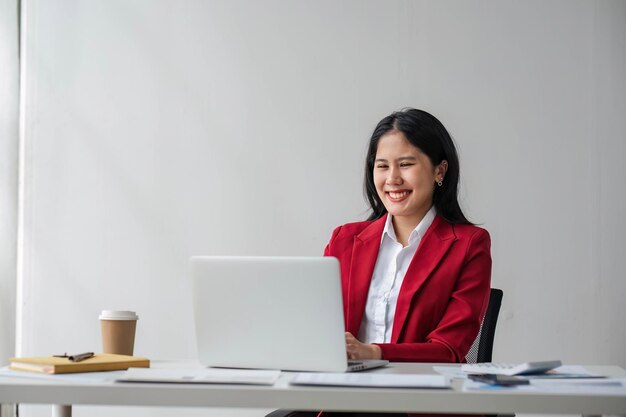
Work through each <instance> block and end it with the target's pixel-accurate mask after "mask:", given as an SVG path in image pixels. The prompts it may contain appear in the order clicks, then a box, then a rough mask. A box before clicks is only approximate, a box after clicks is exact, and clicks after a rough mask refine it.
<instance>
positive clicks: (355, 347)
mask: <svg viewBox="0 0 626 417" xmlns="http://www.w3.org/2000/svg"><path fill="white" fill-rule="evenodd" d="M346 353H347V354H348V359H382V358H383V352H382V351H381V350H380V347H378V346H377V345H368V344H366V343H361V342H359V340H358V339H357V338H356V337H354V336H352V333H350V332H346Z"/></svg>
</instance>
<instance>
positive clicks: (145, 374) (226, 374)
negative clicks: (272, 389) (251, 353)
mask: <svg viewBox="0 0 626 417" xmlns="http://www.w3.org/2000/svg"><path fill="white" fill-rule="evenodd" d="M279 377H280V371H272V370H251V369H224V368H202V369H198V368H193V369H154V368H130V369H128V371H126V373H125V374H124V375H123V376H121V377H120V378H118V379H117V381H121V382H174V383H192V384H252V385H273V384H274V383H275V382H276V381H277V380H278V378H279Z"/></svg>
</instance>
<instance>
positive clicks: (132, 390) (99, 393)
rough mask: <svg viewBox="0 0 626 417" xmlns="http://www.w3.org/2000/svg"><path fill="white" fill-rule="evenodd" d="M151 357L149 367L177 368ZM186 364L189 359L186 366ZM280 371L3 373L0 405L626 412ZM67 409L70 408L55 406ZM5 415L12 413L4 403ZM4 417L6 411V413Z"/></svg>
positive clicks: (610, 371)
mask: <svg viewBox="0 0 626 417" xmlns="http://www.w3.org/2000/svg"><path fill="white" fill-rule="evenodd" d="M432 365H433V364H417V363H404V364H399V363H398V364H391V365H390V366H389V367H387V368H385V369H380V370H377V371H375V372H384V373H433V370H432ZM176 366H177V365H176V363H173V362H158V361H156V362H153V367H170V368H171V367H176ZM188 366H189V364H188V363H187V367H188ZM587 368H588V369H590V370H591V371H592V372H596V373H599V374H604V375H608V376H614V377H624V376H626V371H624V370H623V369H622V368H619V367H616V366H592V367H587ZM292 376H293V374H289V373H284V374H283V375H282V376H281V377H280V379H279V380H278V382H277V383H276V384H275V385H274V386H271V387H264V386H245V385H186V384H145V383H115V382H112V381H106V382H89V383H77V382H68V381H61V382H59V381H53V380H42V379H31V378H24V377H6V376H0V404H17V403H38V404H59V405H79V404H80V405H87V404H88V405H135V406H178V407H186V406H190V407H237V408H242V407H249V408H288V409H298V410H319V409H324V410H334V411H381V412H383V411H387V412H420V413H478V414H480V413H491V414H494V413H509V414H510V413H531V414H583V415H600V414H613V415H615V414H617V415H626V395H608V394H603V395H598V394H557V393H537V392H506V391H496V392H493V391H489V392H482V391H480V392H476V391H473V392H464V391H462V390H461V383H462V381H455V383H454V387H453V389H450V390H426V389H387V388H381V389H370V388H335V387H328V388H326V387H295V386H290V385H289V380H290V378H291V377H292ZM54 410H56V413H57V414H58V415H65V416H67V415H71V407H69V406H64V407H56V408H54ZM5 414H10V410H9V407H5ZM2 417H5V416H4V415H3V416H2Z"/></svg>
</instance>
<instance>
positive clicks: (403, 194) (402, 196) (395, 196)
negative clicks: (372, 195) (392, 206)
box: [386, 190, 411, 203]
mask: <svg viewBox="0 0 626 417" xmlns="http://www.w3.org/2000/svg"><path fill="white" fill-rule="evenodd" d="M386 194H387V198H388V199H389V201H391V202H392V203H399V202H401V201H404V200H406V199H407V198H408V197H409V194H411V191H410V190H403V191H387V192H386Z"/></svg>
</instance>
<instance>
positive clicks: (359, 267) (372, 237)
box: [346, 215, 387, 337]
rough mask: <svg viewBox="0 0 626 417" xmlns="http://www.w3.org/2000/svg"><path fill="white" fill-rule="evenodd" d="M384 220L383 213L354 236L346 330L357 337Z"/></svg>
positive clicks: (385, 218) (385, 217)
mask: <svg viewBox="0 0 626 417" xmlns="http://www.w3.org/2000/svg"><path fill="white" fill-rule="evenodd" d="M386 220H387V216H386V215H385V216H383V217H381V218H380V219H378V220H376V221H374V222H373V223H372V224H371V225H369V226H368V227H367V228H365V229H364V230H363V231H362V232H361V233H359V234H358V235H356V236H355V237H354V244H353V246H352V260H351V263H350V275H349V282H348V306H347V308H346V311H347V314H346V316H347V317H346V327H347V328H346V330H347V331H349V332H350V333H352V334H353V335H354V336H355V337H358V333H359V328H360V327H361V320H363V314H364V313H365V303H366V301H367V293H368V292H369V288H370V281H371V280H372V274H373V273H374V267H375V266H376V259H377V258H378V251H379V249H380V237H381V235H382V233H383V229H384V228H385V221H386Z"/></svg>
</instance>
